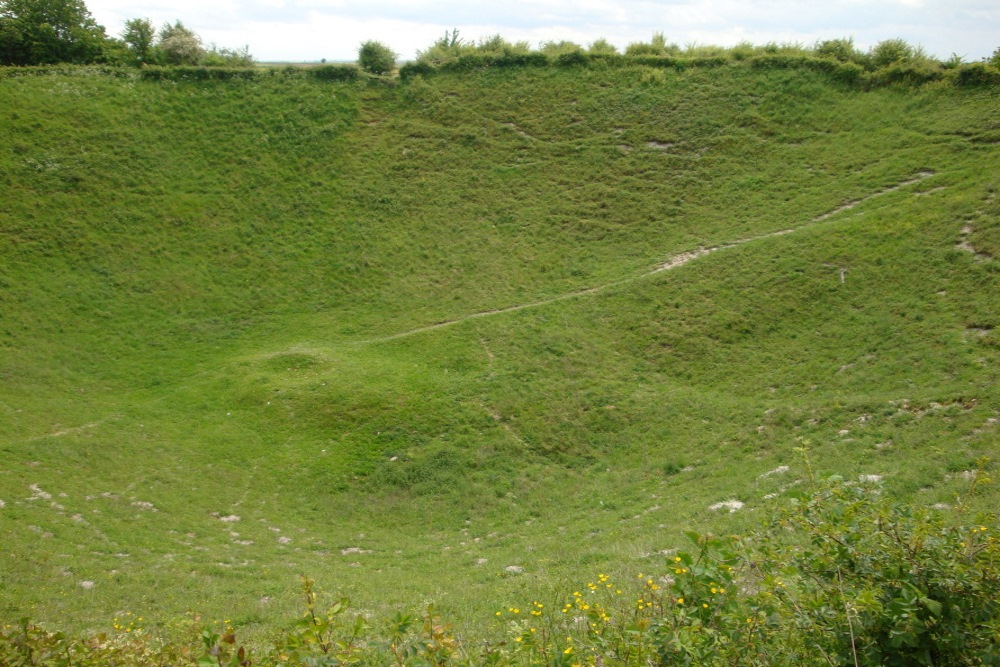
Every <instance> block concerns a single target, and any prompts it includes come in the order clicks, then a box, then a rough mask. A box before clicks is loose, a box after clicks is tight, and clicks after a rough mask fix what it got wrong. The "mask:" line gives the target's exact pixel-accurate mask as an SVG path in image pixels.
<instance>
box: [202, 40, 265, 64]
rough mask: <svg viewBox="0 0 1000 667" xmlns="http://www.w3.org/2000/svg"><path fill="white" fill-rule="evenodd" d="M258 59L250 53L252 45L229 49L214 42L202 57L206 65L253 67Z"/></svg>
mask: <svg viewBox="0 0 1000 667" xmlns="http://www.w3.org/2000/svg"><path fill="white" fill-rule="evenodd" d="M256 63H257V61H256V60H255V59H254V57H253V55H252V54H251V53H250V46H249V45H246V46H243V47H242V48H238V49H227V48H225V47H220V46H216V45H215V44H212V45H211V46H210V47H209V48H208V50H207V51H206V52H205V54H204V55H203V56H202V58H201V63H200V64H202V65H204V66H206V67H244V68H245V67H253V66H254V65H256Z"/></svg>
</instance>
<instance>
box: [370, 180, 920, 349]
mask: <svg viewBox="0 0 1000 667" xmlns="http://www.w3.org/2000/svg"><path fill="white" fill-rule="evenodd" d="M933 175H934V172H930V171H922V172H920V173H919V174H917V175H916V177H914V178H911V179H909V180H906V181H902V182H900V183H897V184H896V185H893V186H890V187H888V188H885V189H883V190H879V191H878V192H874V193H872V194H870V195H868V196H867V197H863V198H861V199H855V200H853V201H850V202H847V203H845V204H843V205H841V206H838V207H837V208H835V209H833V210H831V211H827V212H826V213H823V214H822V215H818V216H816V217H815V218H813V219H812V220H810V221H809V222H807V223H805V224H804V225H802V226H800V227H796V228H795V229H782V230H779V231H777V232H770V233H769V234H762V235H760V236H752V237H749V238H745V239H738V240H736V241H729V242H727V243H722V244H720V245H716V246H709V247H707V248H698V249H697V250H690V251H688V252H682V253H680V254H678V255H674V256H673V257H670V258H669V259H667V261H665V262H663V263H662V264H660V265H658V266H657V267H656V268H654V269H652V270H650V271H646V272H645V273H640V274H637V275H634V276H631V277H628V278H622V279H621V280H616V281H614V282H610V283H605V284H603V285H597V286H595V287H588V288H587V289H582V290H578V291H575V292H568V293H566V294H560V295H559V296H554V297H551V298H549V299H542V300H540V301H532V302H531V303H522V304H519V305H516V306H508V307H507V308H496V309H493V310H484V311H480V312H478V313H472V314H470V315H465V316H463V317H457V318H455V319H452V320H445V321H443V322H437V323H435V324H428V325H427V326H423V327H418V328H416V329H410V330H409V331H401V332H400V333H396V334H390V335H388V336H379V337H376V338H367V339H364V340H359V341H355V342H354V343H353V344H354V345H372V344H375V343H385V342H388V341H393V340H399V339H400V338H408V337H410V336H416V335H417V334H422V333H425V332H428V331H435V330H437V329H444V328H445V327H450V326H454V325H456V324H461V323H462V322H468V321H469V320H474V319H479V318H482V317H492V316H494V315H502V314H504V313H514V312H517V311H519V310H528V309H531V308H541V307H542V306H548V305H550V304H553V303H558V302H560V301H566V300H567V299H575V298H577V297H580V296H585V295H587V294H596V293H598V292H603V291H605V290H609V289H611V288H614V287H618V286H620V285H626V284H628V283H632V282H635V281H637V280H642V279H643V278H648V277H649V276H653V275H656V274H657V273H661V272H663V271H670V270H673V269H676V268H678V267H681V266H684V265H685V264H687V263H688V262H692V261H694V260H696V259H699V258H700V257H704V256H705V255H709V254H711V253H713V252H717V251H719V250H726V249H728V248H735V247H737V246H740V245H743V244H744V243H752V242H754V241H761V240H763V239H769V238H773V237H775V236H784V235H786V234H794V233H795V232H798V231H802V230H803V229H808V228H809V227H811V226H813V225H815V224H817V223H820V222H823V221H824V220H827V219H829V218H832V217H834V216H836V215H837V214H839V213H843V212H845V211H849V210H851V209H852V208H854V207H855V206H858V205H860V204H863V203H865V202H867V201H871V200H872V199H875V198H877V197H881V196H882V195H885V194H888V193H890V192H895V191H896V190H900V189H902V188H905V187H907V186H910V185H914V184H916V183H919V182H920V181H922V180H924V179H925V178H929V177H931V176H933Z"/></svg>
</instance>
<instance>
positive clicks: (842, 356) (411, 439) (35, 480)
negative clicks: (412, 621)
mask: <svg viewBox="0 0 1000 667" xmlns="http://www.w3.org/2000/svg"><path fill="white" fill-rule="evenodd" d="M647 74H648V73H647V72H645V71H644V70H643V68H641V67H626V68H618V69H603V70H602V69H600V68H595V69H558V68H542V69H524V70H516V69H507V70H487V71H482V72H474V73H464V74H439V75H436V76H434V77H432V78H430V79H428V80H423V79H421V78H419V77H418V78H416V79H414V80H412V81H409V82H407V83H406V84H403V85H400V86H397V87H381V86H366V85H365V84H363V83H351V84H336V83H323V82H317V81H307V80H301V79H290V78H285V77H282V76H280V75H276V76H274V77H271V78H265V79H261V80H258V81H245V82H240V81H230V82H200V83H184V82H181V83H176V82H169V81H141V80H132V79H113V78H110V77H105V76H96V75H87V74H86V72H85V71H81V72H80V73H79V74H78V75H66V74H63V75H57V74H51V75H45V76H34V77H24V78H6V79H0V124H2V126H3V132H2V133H0V190H2V193H3V194H2V198H0V501H2V505H0V535H2V536H3V545H4V546H3V550H2V553H0V617H3V618H7V619H12V618H17V617H20V616H23V615H30V616H32V617H33V618H34V619H36V620H39V621H42V622H44V623H46V624H48V625H50V626H54V627H62V628H66V629H71V630H85V629H91V630H92V629H100V628H106V627H107V626H108V625H110V623H111V619H112V618H113V617H114V616H115V615H116V614H118V615H120V614H122V613H124V612H126V611H129V612H131V613H133V614H136V615H142V616H143V617H144V618H145V619H152V620H147V622H149V623H153V624H154V625H155V626H157V627H162V628H169V627H172V623H174V621H175V619H177V618H178V617H180V616H181V615H183V614H184V613H185V612H186V611H187V610H191V609H196V610H200V611H201V612H203V613H204V614H205V616H206V618H209V619H219V620H222V619H224V618H225V619H232V620H233V621H234V623H235V624H236V625H237V627H239V628H241V632H242V633H243V636H246V634H247V633H248V632H249V633H250V635H251V636H252V635H254V634H255V633H256V634H257V635H258V636H263V635H264V634H265V633H267V632H268V631H270V630H271V629H272V628H273V623H274V622H275V621H276V620H277V619H282V618H291V617H293V616H294V614H295V613H296V612H294V611H293V610H294V609H297V608H298V601H297V600H296V599H295V590H296V587H297V585H298V579H297V575H298V574H299V573H300V572H305V573H307V574H309V575H310V576H312V577H314V578H315V579H316V580H317V582H318V585H319V586H320V587H321V588H322V589H325V590H327V591H329V592H337V593H344V594H347V595H350V596H351V597H352V598H353V599H354V601H355V604H356V606H359V607H360V608H361V609H363V610H368V611H383V610H385V609H390V608H396V607H403V608H408V607H414V606H419V605H421V604H423V603H425V602H427V601H430V600H433V601H435V602H436V603H437V604H438V607H439V609H440V610H441V611H442V613H443V614H445V615H446V616H447V617H448V618H451V619H456V620H457V621H458V622H459V624H460V628H461V630H462V631H463V632H471V633H475V632H476V627H477V626H478V625H480V624H484V623H487V622H488V619H489V618H490V617H491V616H492V611H493V610H495V609H498V608H500V607H501V606H505V604H506V603H507V601H508V600H511V599H514V598H515V597H517V596H519V595H522V594H525V592H526V591H545V590H550V589H553V588H558V587H561V586H564V585H573V584H574V583H578V582H579V581H580V580H581V577H586V576H588V575H589V576H592V573H593V572H597V571H598V570H600V571H607V572H617V573H629V572H634V571H636V570H639V571H642V570H646V571H649V570H650V569H651V568H656V567H659V566H660V565H659V564H660V560H661V558H662V557H661V556H659V555H658V554H659V553H660V552H662V551H664V550H668V549H671V548H673V547H676V546H679V545H680V544H681V543H682V541H683V538H682V537H680V536H681V531H683V530H684V529H686V528H690V527H696V528H698V529H700V530H718V531H725V530H733V529H736V528H739V527H740V526H741V525H743V524H745V523H746V522H748V521H754V517H755V514H754V512H755V511H756V510H757V509H759V508H761V507H763V506H764V505H766V503H768V502H773V501H769V500H767V499H766V497H768V496H771V494H777V495H778V496H779V497H780V496H781V495H782V494H787V493H794V490H795V488H796V484H797V483H798V482H799V481H800V480H801V479H802V476H803V474H804V473H803V469H802V465H801V463H800V462H799V460H798V458H797V457H796V455H795V453H794V450H795V448H797V447H802V446H808V447H809V448H810V449H811V452H812V457H813V459H814V461H815V463H816V465H817V467H819V468H820V469H821V470H823V471H827V472H840V473H843V474H846V475H849V476H856V475H859V474H864V475H880V476H882V478H883V484H884V486H885V489H886V492H887V493H892V494H898V495H899V496H901V497H905V498H911V499H913V500H914V501H916V502H918V503H922V504H927V505H932V504H939V503H943V504H950V503H952V502H953V498H954V494H955V493H956V492H959V491H960V489H961V488H962V487H963V484H965V483H966V482H965V480H963V475H962V473H963V471H967V470H969V469H970V468H971V467H972V466H973V464H974V461H975V460H976V459H977V458H978V457H981V456H989V455H995V454H996V453H997V449H998V446H997V443H998V433H1000V425H998V422H997V420H998V418H1000V395H998V389H997V387H998V386H1000V378H998V373H997V362H998V360H1000V338H998V336H1000V334H998V333H997V330H996V328H995V327H996V326H997V325H998V324H1000V321H998V320H1000V307H998V306H1000V296H998V295H1000V270H998V269H1000V264H998V260H997V257H998V255H1000V200H998V199H997V196H996V191H997V188H998V186H1000V151H998V146H997V144H998V141H1000V124H998V120H997V119H998V118H1000V95H998V94H997V92H996V91H995V90H975V91H971V90H958V89H955V88H952V87H950V86H945V85H940V86H936V85H928V86H924V87H923V88H919V89H914V88H900V89H895V88H884V89H879V90H873V91H869V92H861V91H856V90H848V89H845V88H842V87H841V86H839V85H838V84H836V83H833V82H831V81H829V80H828V79H825V78H824V77H823V75H821V74H818V73H814V72H806V71H797V70H766V69H749V68H743V67H738V66H734V67H725V68H719V69H714V70H711V71H705V70H697V69H695V70H689V71H687V72H681V73H669V74H667V76H666V77H665V80H664V79H663V78H662V77H661V80H657V78H656V77H649V76H648V75H647ZM649 81H655V83H652V84H650V83H649ZM660 268H662V269H664V270H659V271H658V270H657V269H660ZM435 325H439V326H435ZM783 466H789V469H788V470H787V471H785V469H784V468H783ZM775 471H776V472H775ZM769 472H772V473H773V474H770V475H768V474H767V473H769ZM730 500H738V501H741V502H743V503H745V504H744V506H743V509H742V510H741V511H739V512H735V513H732V514H730V513H728V512H726V511H712V510H710V509H709V508H710V506H712V505H713V504H715V503H719V502H723V501H730ZM996 501H997V494H995V493H992V494H987V495H985V496H983V497H982V498H981V499H980V500H979V502H981V503H982V505H983V507H987V508H988V507H990V506H991V505H992V504H995V503H996ZM942 511H947V509H943V510H942ZM508 566H517V567H518V568H521V569H523V573H522V574H513V573H511V572H509V571H508V570H507V567H508Z"/></svg>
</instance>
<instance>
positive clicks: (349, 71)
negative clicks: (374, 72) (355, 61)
mask: <svg viewBox="0 0 1000 667" xmlns="http://www.w3.org/2000/svg"><path fill="white" fill-rule="evenodd" d="M306 72H307V73H308V76H310V77H312V78H314V79H319V80H320V81H354V80H356V79H358V78H360V76H361V70H359V69H358V68H357V66H356V65H320V66H318V67H310V68H309V69H307V70H306Z"/></svg>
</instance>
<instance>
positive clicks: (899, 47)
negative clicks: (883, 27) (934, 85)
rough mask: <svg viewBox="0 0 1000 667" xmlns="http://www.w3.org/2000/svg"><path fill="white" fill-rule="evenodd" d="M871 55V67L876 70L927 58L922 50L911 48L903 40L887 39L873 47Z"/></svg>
mask: <svg viewBox="0 0 1000 667" xmlns="http://www.w3.org/2000/svg"><path fill="white" fill-rule="evenodd" d="M869 55H870V58H871V65H872V67H874V68H876V69H878V68H882V67H888V66H889V65H892V64H894V63H908V62H912V61H914V60H921V59H924V58H925V57H926V56H925V54H924V50H923V49H922V48H920V47H914V46H910V45H909V44H907V43H906V41H905V40H902V39H887V40H885V41H882V42H879V43H878V44H876V45H875V46H873V47H872V50H871V53H870V54H869Z"/></svg>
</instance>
